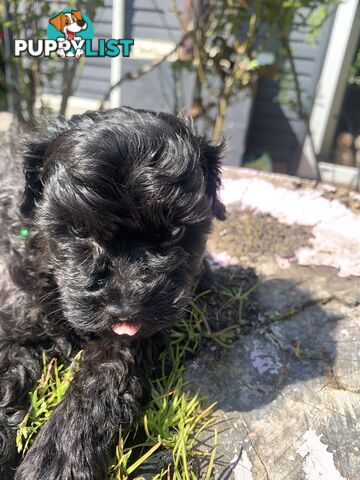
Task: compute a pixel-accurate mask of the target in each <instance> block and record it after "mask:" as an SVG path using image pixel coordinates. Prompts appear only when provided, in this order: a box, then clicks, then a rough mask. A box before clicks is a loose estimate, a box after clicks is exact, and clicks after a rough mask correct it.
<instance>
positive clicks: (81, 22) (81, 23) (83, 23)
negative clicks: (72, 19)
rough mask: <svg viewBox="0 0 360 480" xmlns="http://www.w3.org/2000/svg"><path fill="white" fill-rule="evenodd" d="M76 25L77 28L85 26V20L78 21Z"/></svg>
mask: <svg viewBox="0 0 360 480" xmlns="http://www.w3.org/2000/svg"><path fill="white" fill-rule="evenodd" d="M77 24H78V25H79V27H83V26H84V25H85V20H78V21H77Z"/></svg>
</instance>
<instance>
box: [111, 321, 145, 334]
mask: <svg viewBox="0 0 360 480" xmlns="http://www.w3.org/2000/svg"><path fill="white" fill-rule="evenodd" d="M111 329H112V331H113V332H114V333H116V335H128V336H129V337H133V336H134V335H136V334H137V332H138V331H139V330H140V325H139V324H136V323H134V322H132V321H131V320H129V319H128V318H121V319H120V322H117V323H113V324H112V325H111Z"/></svg>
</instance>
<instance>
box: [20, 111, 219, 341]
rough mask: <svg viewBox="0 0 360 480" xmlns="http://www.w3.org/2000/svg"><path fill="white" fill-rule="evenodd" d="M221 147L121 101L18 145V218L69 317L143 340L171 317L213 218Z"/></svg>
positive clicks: (83, 325)
mask: <svg viewBox="0 0 360 480" xmlns="http://www.w3.org/2000/svg"><path fill="white" fill-rule="evenodd" d="M63 122H64V121H63ZM220 153H221V148H220V147H216V146H212V145H210V144H208V143H207V142H206V141H205V140H204V139H202V138H199V137H197V136H195V135H194V134H193V133H192V132H191V131H190V129H189V128H188V127H187V126H185V124H184V123H183V122H182V121H181V120H180V119H178V118H175V117H173V116H171V115H166V114H155V113H153V112H148V111H138V110H132V109H129V108H121V109H117V110H112V111H109V112H105V113H88V114H85V115H83V116H80V117H75V118H73V120H71V121H70V122H69V123H62V124H61V125H60V126H59V125H58V126H55V129H54V128H53V127H51V128H49V131H48V138H47V139H46V140H44V141H42V142H41V141H39V142H37V141H36V142H33V143H32V144H30V145H29V148H28V151H27V152H26V154H25V173H26V187H25V192H24V197H23V203H22V213H23V215H24V217H26V218H27V219H28V220H27V221H28V222H29V224H30V228H32V229H36V230H37V231H38V233H39V235H40V237H41V238H42V239H43V242H44V244H45V245H46V249H47V251H48V252H49V253H46V254H48V255H49V258H48V260H47V261H48V264H49V269H50V270H51V271H52V272H53V273H52V275H53V276H54V278H55V280H56V284H57V289H58V292H59V296H60V302H61V306H62V311H63V314H64V316H65V317H66V319H67V320H68V322H70V323H71V324H72V325H73V326H74V327H75V328H77V329H80V330H83V331H86V332H96V333H101V332H106V331H110V332H111V331H112V332H114V333H116V334H118V335H129V336H133V335H137V336H150V335H153V334H154V333H156V331H158V330H160V329H163V328H166V327H168V326H170V324H172V323H173V322H174V321H175V320H176V319H177V318H178V316H179V314H180V313H181V311H182V308H183V307H184V306H185V302H186V297H187V295H188V293H189V289H190V287H191V285H192V283H193V281H194V277H195V275H196V274H197V273H198V270H199V267H200V264H201V261H202V257H203V253H204V248H205V242H206V237H207V235H208V233H209V232H210V229H211V224H212V220H213V218H214V217H218V218H223V217H224V207H223V206H222V204H221V203H220V201H219V199H218V196H217V193H218V189H219V186H220V177H219V175H220V163H219V156H220ZM44 255H45V252H44Z"/></svg>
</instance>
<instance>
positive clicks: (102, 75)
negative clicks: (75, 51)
mask: <svg viewBox="0 0 360 480" xmlns="http://www.w3.org/2000/svg"><path fill="white" fill-rule="evenodd" d="M111 18H112V5H110V6H103V7H100V8H98V9H97V11H96V16H95V20H94V33H95V38H94V42H95V43H94V45H96V44H97V39H98V38H111V29H112V26H111ZM108 20H110V23H109V22H108ZM109 87H110V58H108V57H105V58H96V57H95V58H87V59H86V60H85V65H84V69H83V72H82V76H81V80H80V82H79V84H78V87H77V89H76V91H75V95H76V96H79V97H85V98H93V99H101V98H102V97H103V96H104V94H105V93H106V91H107V89H108V88H109Z"/></svg>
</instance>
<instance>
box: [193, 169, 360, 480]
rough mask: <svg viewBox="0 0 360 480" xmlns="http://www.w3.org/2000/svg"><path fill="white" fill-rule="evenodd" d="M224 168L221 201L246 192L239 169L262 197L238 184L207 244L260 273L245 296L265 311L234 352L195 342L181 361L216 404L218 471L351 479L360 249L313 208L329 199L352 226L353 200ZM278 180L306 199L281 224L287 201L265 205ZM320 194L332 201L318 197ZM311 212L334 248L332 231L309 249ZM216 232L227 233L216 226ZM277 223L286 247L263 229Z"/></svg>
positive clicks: (273, 229)
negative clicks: (305, 255)
mask: <svg viewBox="0 0 360 480" xmlns="http://www.w3.org/2000/svg"><path fill="white" fill-rule="evenodd" d="M226 177H227V178H228V179H229V180H228V182H227V183H226V185H225V191H224V197H225V198H229V197H230V196H231V195H234V194H235V193H236V195H237V198H238V199H239V197H240V198H244V196H242V195H240V193H239V184H237V185H236V188H234V187H233V186H231V182H237V181H238V180H239V178H241V179H245V180H246V182H247V183H246V182H245V183H246V185H247V188H248V189H250V190H251V188H252V184H253V182H254V183H256V182H257V183H258V182H259V181H261V182H267V183H268V184H269V185H268V186H266V188H264V190H263V191H264V192H265V191H266V192H267V194H268V195H270V198H267V199H266V201H265V203H264V202H263V200H262V199H261V198H259V195H260V193H261V192H259V191H258V188H257V187H256V185H255V186H254V192H253V193H251V192H250V191H247V193H246V195H247V201H246V202H245V205H244V203H241V202H239V201H238V199H237V200H236V201H235V202H233V203H231V202H230V203H229V204H228V210H229V214H230V215H229V219H228V220H227V221H226V222H225V223H222V224H221V225H218V226H216V228H215V231H214V234H213V237H212V239H211V241H210V247H211V248H210V253H211V254H212V255H213V256H214V257H215V258H216V257H217V256H218V255H219V254H220V253H221V258H222V259H223V263H222V268H226V260H229V259H230V260H229V264H228V267H227V268H229V269H230V268H232V269H234V268H236V263H238V268H248V269H249V268H250V269H253V271H254V274H255V275H258V276H259V278H260V281H261V283H260V285H259V287H258V288H257V290H256V297H255V301H256V308H257V310H258V317H259V318H261V317H263V318H265V321H264V322H263V326H261V325H259V323H256V322H255V323H253V326H252V327H251V325H250V327H249V329H248V334H247V335H242V336H240V337H239V338H238V340H236V342H235V344H234V346H233V348H232V349H230V350H226V349H222V348H220V347H218V348H216V349H207V350H205V351H202V352H201V353H200V355H199V357H197V358H196V361H193V362H192V363H190V364H189V365H188V368H187V372H186V380H187V381H188V385H189V388H190V389H192V390H193V391H198V390H199V389H200V394H201V395H204V396H206V398H207V401H208V402H209V403H212V402H214V401H217V402H218V403H217V413H216V415H217V420H218V422H217V429H218V432H219V437H218V448H217V458H216V466H215V469H216V478H217V479H238V480H243V479H246V480H262V479H271V480H284V479H291V480H305V479H309V480H320V479H322V480H325V479H326V480H328V479H329V480H330V479H331V480H342V479H347V480H355V479H357V478H359V472H360V454H359V453H360V452H359V448H360V434H359V424H360V423H359V419H360V379H359V367H360V365H359V364H360V355H359V352H360V348H359V346H360V345H359V343H360V322H359V318H360V305H359V304H360V301H359V299H360V288H359V287H360V276H359V275H358V273H360V272H359V271H358V269H357V265H358V262H360V251H359V249H358V247H357V245H356V244H355V243H354V242H353V241H352V240H351V238H350V237H351V236H352V232H349V231H345V230H344V228H345V224H344V222H343V221H340V220H339V221H338V222H337V221H336V219H335V218H334V217H333V216H332V214H330V213H328V214H327V215H325V216H324V218H323V219H322V218H321V215H320V217H318V216H317V215H319V208H320V207H319V205H320V204H319V202H320V203H321V204H322V205H321V208H324V205H325V206H326V205H327V206H329V204H328V203H326V202H338V203H336V204H335V205H334V204H332V207H333V208H334V209H336V210H337V209H339V210H337V211H338V212H339V211H340V210H341V211H342V212H343V214H344V216H345V218H346V219H347V222H348V221H349V222H350V224H349V225H348V226H347V227H346V228H347V229H349V228H350V229H352V230H353V232H354V231H355V232H356V231H357V229H358V227H359V225H360V215H359V213H358V204H357V202H358V199H356V200H355V205H354V199H352V203H351V205H350V203H349V202H348V201H349V197H350V194H348V195H346V194H345V193H344V192H343V191H341V199H340V200H338V199H337V197H336V189H335V191H334V189H332V190H331V191H330V189H328V188H326V186H323V185H319V186H318V187H317V188H313V187H314V185H313V184H312V183H311V182H307V181H304V183H303V182H302V181H301V182H302V183H301V184H299V180H298V179H289V178H288V177H283V176H280V175H271V174H270V175H269V174H261V173H260V174H259V173H253V172H246V171H244V170H243V171H235V170H230V171H227V173H226ZM297 182H298V183H297ZM245 183H244V184H245ZM229 185H230V187H229ZM227 188H229V189H230V193H229V192H227ZM279 189H281V194H282V195H283V197H284V198H285V199H288V200H289V199H290V200H292V201H293V202H295V203H293V207H296V205H297V204H296V201H295V200H294V198H295V197H293V196H292V194H293V193H294V192H296V193H297V197H296V198H304V199H305V200H304V202H303V203H299V205H301V208H303V205H304V207H305V206H306V209H304V211H303V216H302V215H301V214H300V210H298V211H297V212H296V219H295V220H294V221H291V222H290V221H289V217H288V216H286V215H285V213H284V211H287V215H292V213H291V212H290V213H289V209H288V206H285V207H284V209H283V211H282V210H281V206H279V205H277V204H276V202H275V200H276V199H279V198H280V197H279ZM234 192H235V193H234ZM269 192H270V193H269ZM329 192H331V196H332V197H331V200H328V199H326V198H325V196H326V195H327V194H328V193H329ZM243 193H244V192H243ZM255 193H256V194H255ZM271 195H273V197H271ZM274 199H275V200H274ZM252 201H253V204H252V203H251V202H252ZM323 201H325V204H323V203H322V202H323ZM313 202H315V203H316V205H314V204H313ZM259 205H260V207H259ZM266 205H273V209H270V208H269V209H268V212H267V213H266V214H265V212H264V211H262V210H261V209H262V208H265V207H264V206H266ZM346 205H348V206H346ZM343 207H344V210H343ZM311 209H313V211H312V212H311ZM308 210H310V211H308ZM272 211H275V212H277V213H276V214H275V215H272ZM320 211H323V210H321V209H320ZM239 213H241V215H242V216H243V218H245V219H246V222H247V225H246V226H245V227H244V225H242V224H241V216H240V217H239ZM264 215H265V216H264ZM294 215H295V214H294ZM235 216H237V218H238V221H234V217H235ZM315 217H316V219H315ZM314 219H315V220H316V222H315V223H316V228H317V229H318V231H320V230H323V231H325V232H327V235H330V233H329V232H330V231H331V232H332V233H333V235H334V238H335V239H336V238H340V239H341V242H340V244H341V249H340V247H339V245H340V244H338V243H337V241H335V240H334V239H332V240H331V241H330V242H327V243H326V245H325V243H323V244H322V246H321V247H319V248H320V250H321V249H323V250H322V251H321V252H320V251H319V249H318V246H315V247H314V246H313V243H312V238H313V235H314V230H313V228H314V225H315V223H313V222H314V221H315V220H314ZM352 222H353V223H352ZM323 223H324V225H323ZM330 224H331V228H330V226H329V225H330ZM264 228H267V231H262V229H264ZM246 229H247V230H248V233H249V235H250V237H249V238H248V237H246V235H247V233H246ZM224 230H225V231H226V236H224V235H223V234H222V235H221V234H220V232H224ZM254 232H257V238H255V239H253V238H251V235H252V234H253V233H254ZM279 232H281V238H280V243H281V241H282V239H283V238H285V239H286V241H285V243H286V249H287V251H286V252H285V251H284V249H283V251H282V252H281V248H284V247H283V246H281V245H277V243H278V242H277V238H276V237H273V239H272V238H271V235H273V234H274V235H277V234H279ZM244 236H245V239H244ZM346 238H348V240H351V241H349V242H348V243H346V241H345V239H346ZM359 238H360V237H358V239H359ZM225 239H226V240H225ZM243 241H244V244H245V245H242V242H243ZM322 241H323V242H324V239H323V240H322ZM251 243H253V246H254V247H255V248H254V249H252V248H251ZM358 244H359V241H358ZM299 245H303V246H304V245H305V248H310V249H311V248H314V254H313V255H312V259H311V261H309V262H305V263H304V262H301V261H300V260H299V257H298V256H297V252H298V251H299ZM326 248H327V249H328V250H327V251H326V252H325V250H324V249H326ZM284 253H286V255H284ZM318 254H319V255H318ZM279 257H282V258H281V261H279ZM325 257H326V258H325ZM236 259H237V262H236ZM317 259H318V263H317ZM324 259H325V260H324ZM352 260H353V261H354V263H353V264H352V265H350V262H351V261H352ZM220 323H221V319H220ZM211 446H212V439H211V436H209V434H207V435H204V445H203V448H206V449H210V448H211Z"/></svg>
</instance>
